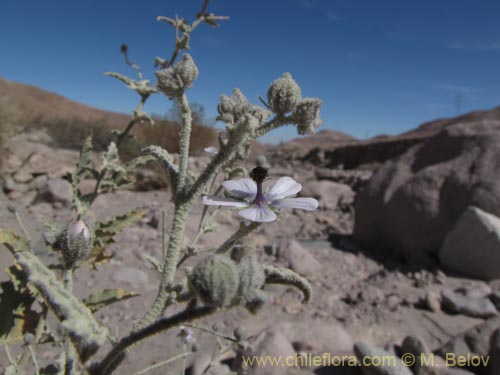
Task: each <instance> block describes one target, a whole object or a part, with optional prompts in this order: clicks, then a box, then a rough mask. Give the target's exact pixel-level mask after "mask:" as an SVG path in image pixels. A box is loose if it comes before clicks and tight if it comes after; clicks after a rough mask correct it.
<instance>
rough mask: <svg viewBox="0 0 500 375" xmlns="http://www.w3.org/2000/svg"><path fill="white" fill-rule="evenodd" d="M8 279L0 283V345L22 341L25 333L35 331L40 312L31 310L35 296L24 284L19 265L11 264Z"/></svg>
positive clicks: (24, 280)
mask: <svg viewBox="0 0 500 375" xmlns="http://www.w3.org/2000/svg"><path fill="white" fill-rule="evenodd" d="M7 273H8V274H9V277H10V280H8V281H4V282H3V283H0V290H1V293H0V316H1V317H2V318H1V319H0V345H5V344H12V343H18V342H22V341H23V337H24V335H25V334H26V333H32V334H34V333H35V330H36V327H37V325H38V321H39V320H40V318H41V314H40V313H37V312H36V311H33V310H31V306H32V304H33V302H35V297H34V296H33V295H32V294H31V293H30V291H29V289H28V288H27V286H26V278H25V277H24V275H23V273H22V270H21V266H19V265H13V266H11V267H10V268H9V269H8V271H7Z"/></svg>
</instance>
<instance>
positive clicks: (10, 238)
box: [0, 228, 30, 253]
mask: <svg viewBox="0 0 500 375" xmlns="http://www.w3.org/2000/svg"><path fill="white" fill-rule="evenodd" d="M0 243H1V244H3V245H5V247H6V248H7V249H9V250H10V251H11V252H13V253H15V252H16V251H26V250H28V249H29V248H30V243H29V241H28V240H27V239H26V238H24V237H21V236H18V235H17V234H15V233H14V232H11V231H10V230H7V229H3V228H0Z"/></svg>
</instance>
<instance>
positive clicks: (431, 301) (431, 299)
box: [424, 290, 441, 312]
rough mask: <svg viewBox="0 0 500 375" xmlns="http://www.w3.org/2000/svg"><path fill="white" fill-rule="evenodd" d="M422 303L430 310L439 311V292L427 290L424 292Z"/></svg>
mask: <svg viewBox="0 0 500 375" xmlns="http://www.w3.org/2000/svg"><path fill="white" fill-rule="evenodd" d="M424 305H425V307H427V308H428V309H429V310H430V311H432V312H439V311H441V296H440V295H439V293H436V292H433V291H431V290H429V291H428V292H427V293H425V300H424Z"/></svg>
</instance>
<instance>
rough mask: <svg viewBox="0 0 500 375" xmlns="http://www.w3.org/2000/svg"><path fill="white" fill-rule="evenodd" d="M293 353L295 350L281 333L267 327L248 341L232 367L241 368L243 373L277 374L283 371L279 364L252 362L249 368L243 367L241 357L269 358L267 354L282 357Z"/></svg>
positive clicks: (256, 374)
mask: <svg viewBox="0 0 500 375" xmlns="http://www.w3.org/2000/svg"><path fill="white" fill-rule="evenodd" d="M294 355H295V350H294V349H293V346H292V344H291V343H290V342H289V341H288V340H287V338H286V337H285V336H284V335H283V333H281V331H280V330H278V329H273V328H267V329H265V330H263V331H261V332H260V333H259V334H258V335H257V336H255V338H254V339H253V340H252V341H251V342H250V347H248V348H246V349H245V350H244V351H243V353H241V355H239V356H237V357H236V358H235V363H234V364H233V366H232V367H233V368H239V369H242V370H243V371H245V373H247V374H251V375H274V374H276V375H279V374H282V373H283V367H281V366H276V365H274V366H271V365H269V364H267V365H265V366H262V365H261V366H257V365H256V364H254V366H252V367H250V368H248V367H247V368H245V367H244V364H243V360H242V357H243V356H244V357H246V358H249V357H253V356H257V357H261V358H269V356H271V357H274V358H282V359H284V358H287V357H289V356H294Z"/></svg>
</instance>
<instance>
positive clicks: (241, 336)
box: [233, 326, 247, 341]
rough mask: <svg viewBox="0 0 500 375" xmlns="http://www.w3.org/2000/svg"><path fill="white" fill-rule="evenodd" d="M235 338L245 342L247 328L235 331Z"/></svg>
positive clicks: (239, 327) (240, 327)
mask: <svg viewBox="0 0 500 375" xmlns="http://www.w3.org/2000/svg"><path fill="white" fill-rule="evenodd" d="M233 335H234V338H235V339H236V340H238V341H242V340H245V339H246V338H247V330H246V329H245V327H242V326H238V327H236V328H235V329H234V331H233Z"/></svg>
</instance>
